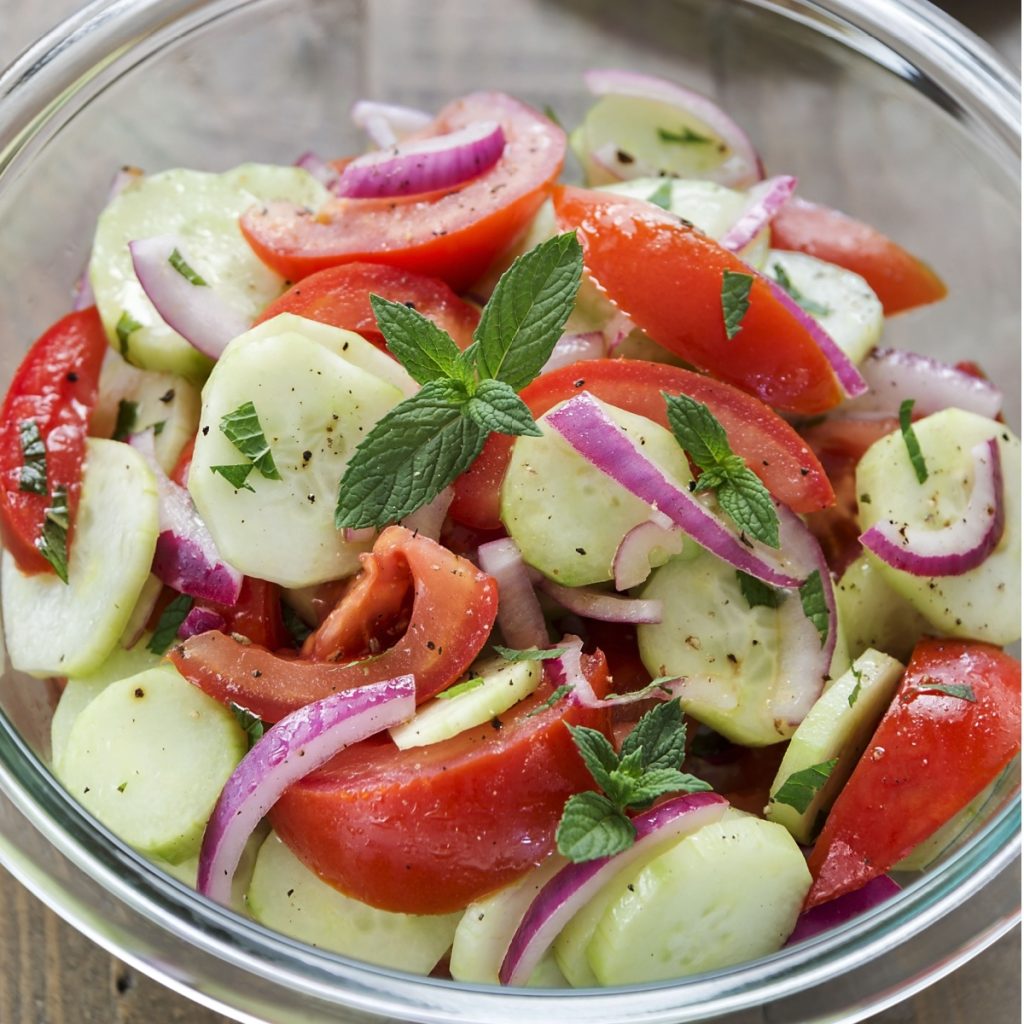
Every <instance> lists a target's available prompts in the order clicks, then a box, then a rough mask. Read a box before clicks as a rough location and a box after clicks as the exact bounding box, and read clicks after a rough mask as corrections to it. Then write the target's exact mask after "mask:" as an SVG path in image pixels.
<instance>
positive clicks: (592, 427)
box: [545, 391, 800, 589]
mask: <svg viewBox="0 0 1024 1024" xmlns="http://www.w3.org/2000/svg"><path fill="white" fill-rule="evenodd" d="M545 421H546V422H547V423H549V424H550V425H551V426H552V427H553V428H554V429H555V430H557V431H558V433H559V434H561V435H562V437H564V438H565V439H566V441H568V442H569V444H570V445H571V446H572V447H573V448H575V449H576V451H577V452H579V453H580V455H582V456H583V457H584V458H585V459H586V460H587V461H588V462H590V463H592V464H593V465H594V466H596V467H597V468H598V469H599V470H601V472H602V473H604V474H605V475H607V476H608V477H610V478H611V479H612V480H614V481H615V482H616V483H618V484H620V485H621V486H622V487H624V488H625V489H626V490H627V491H629V492H630V494H634V495H636V496H637V497H638V498H640V500H641V501H645V502H647V504H648V505H650V506H651V508H652V509H655V510H656V511H659V512H662V513H664V514H665V515H667V516H668V517H669V518H670V519H671V520H672V522H673V523H675V524H676V525H677V526H679V527H681V528H682V530H683V531H684V532H685V533H687V534H688V535H689V536H690V537H692V538H693V539H694V540H695V541H696V542H697V543H698V544H700V545H701V546H702V547H705V548H707V549H708V551H710V552H712V554H715V555H717V556H718V557H719V558H723V559H725V561H727V562H728V563H729V564H730V565H734V566H735V567H736V568H737V569H742V570H743V572H745V573H748V574H749V575H751V576H756V577H757V578H758V579H759V580H762V581H763V582H765V583H768V584H770V585H771V586H773V587H784V588H786V589H791V588H793V587H798V586H799V585H800V580H799V579H798V578H796V577H795V576H793V575H791V574H790V573H788V572H786V571H784V565H783V564H782V563H783V562H785V560H786V556H785V555H783V554H782V553H781V552H775V551H773V550H772V549H771V548H769V547H767V546H766V545H764V544H760V543H758V542H756V541H753V542H751V546H750V547H748V546H746V545H745V544H744V543H743V542H742V541H741V540H740V539H739V537H738V536H737V535H736V534H734V533H733V532H732V531H731V530H730V529H729V528H728V527H727V526H726V525H725V523H723V522H722V521H721V520H720V519H718V517H717V516H715V515H713V514H712V513H711V512H710V511H709V510H708V509H707V508H705V507H704V506H703V505H702V504H701V503H700V502H699V501H697V499H696V498H694V497H693V495H691V494H690V493H689V492H688V491H685V490H683V489H681V488H680V487H678V486H677V485H676V484H674V483H673V482H672V481H671V480H669V479H668V477H666V476H665V474H664V473H662V471H661V470H660V469H659V468H658V467H657V466H655V465H654V463H653V462H651V461H650V459H648V458H647V456H646V455H644V454H643V453H642V452H641V451H640V450H639V449H638V448H637V447H636V445H634V444H633V442H632V441H631V440H630V438H629V436H628V435H627V434H626V433H625V432H624V431H623V430H621V429H620V428H619V426H618V425H617V424H615V423H614V422H613V421H612V420H610V419H609V418H608V417H607V416H606V415H605V414H604V411H603V410H602V409H601V407H600V405H598V403H597V402H596V401H595V400H594V398H593V397H592V396H591V395H590V393H589V392H587V391H582V392H580V394H578V395H576V396H575V397H574V398H571V399H569V401H568V402H565V403H564V404H563V405H561V406H559V407H558V408H556V409H554V410H553V411H552V412H549V413H548V414H547V416H546V417H545Z"/></svg>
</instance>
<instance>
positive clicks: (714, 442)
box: [662, 391, 746, 470]
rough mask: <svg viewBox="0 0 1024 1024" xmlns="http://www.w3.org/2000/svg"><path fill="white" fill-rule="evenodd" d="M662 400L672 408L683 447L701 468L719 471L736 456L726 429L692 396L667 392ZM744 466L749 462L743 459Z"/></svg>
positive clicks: (673, 422) (674, 429)
mask: <svg viewBox="0 0 1024 1024" xmlns="http://www.w3.org/2000/svg"><path fill="white" fill-rule="evenodd" d="M662 397H664V399H665V405H666V406H667V408H668V423H669V426H670V427H671V428H672V433H673V434H674V435H675V438H676V440H677V441H678V442H679V447H680V448H682V449H683V451H685V452H686V453H687V454H688V455H689V456H690V458H691V459H693V461H694V462H695V463H696V464H697V465H698V466H699V467H700V468H701V469H704V470H709V469H715V468H716V467H718V466H719V465H721V464H722V463H723V462H724V461H725V460H726V459H728V458H729V457H730V456H732V454H733V453H732V448H731V447H730V446H729V438H728V436H727V435H726V433H725V428H724V427H723V426H722V424H721V423H719V422H718V420H716V419H715V417H714V415H713V414H712V412H711V410H710V409H709V408H708V407H707V406H706V405H705V404H704V403H703V402H698V401H697V400H696V399H695V398H691V397H690V396H689V395H670V394H668V393H667V392H665V391H663V392H662ZM733 457H735V456H733ZM740 465H741V466H746V463H745V462H743V461H742V460H741V461H740Z"/></svg>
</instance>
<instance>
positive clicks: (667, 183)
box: [647, 178, 672, 210]
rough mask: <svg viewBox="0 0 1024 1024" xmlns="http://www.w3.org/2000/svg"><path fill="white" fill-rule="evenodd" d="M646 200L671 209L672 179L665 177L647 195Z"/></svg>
mask: <svg viewBox="0 0 1024 1024" xmlns="http://www.w3.org/2000/svg"><path fill="white" fill-rule="evenodd" d="M647 202H649V203H654V205H655V206H660V207H661V208H662V209H663V210H671V209H672V179H671V178H666V179H665V180H664V181H663V182H661V184H660V185H658V187H657V188H656V189H655V190H654V191H653V192H652V193H651V194H650V195H649V196H648V197H647Z"/></svg>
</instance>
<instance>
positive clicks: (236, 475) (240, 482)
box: [210, 462, 256, 494]
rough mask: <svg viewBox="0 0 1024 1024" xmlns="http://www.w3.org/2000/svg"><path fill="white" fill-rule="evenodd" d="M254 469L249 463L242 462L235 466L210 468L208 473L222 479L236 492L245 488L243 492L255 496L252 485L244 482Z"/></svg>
mask: <svg viewBox="0 0 1024 1024" xmlns="http://www.w3.org/2000/svg"><path fill="white" fill-rule="evenodd" d="M255 468H256V467H255V466H253V464H252V463H251V462H243V463H240V464H239V465H236V466H211V467H210V472H211V473H217V474H218V475H219V476H222V477H224V479H225V480H227V482H228V483H229V484H231V486H232V487H234V489H235V490H236V491H240V490H242V488H245V490H247V491H252V492H253V494H255V493H256V488H255V487H253V485H252V484H248V483H246V480H248V479H249V474H250V473H251V472H252V471H253V469H255Z"/></svg>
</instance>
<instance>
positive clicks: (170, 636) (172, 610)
mask: <svg viewBox="0 0 1024 1024" xmlns="http://www.w3.org/2000/svg"><path fill="white" fill-rule="evenodd" d="M191 610H192V598H191V597H189V596H188V594H178V596H177V597H176V598H175V599H174V600H173V601H171V603H170V604H169V605H168V606H167V607H166V608H165V609H164V610H163V612H162V613H161V615H160V619H159V621H158V622H157V624H156V629H154V630H153V635H152V636H151V637H150V638H149V643H148V644H146V650H147V651H151V652H152V653H153V654H164V653H166V651H167V648H168V647H170V646H171V644H173V643H174V641H175V638H176V637H177V635H178V627H179V626H180V625H181V624H182V623H183V622H184V621H185V616H186V615H188V613H189V612H190V611H191Z"/></svg>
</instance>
